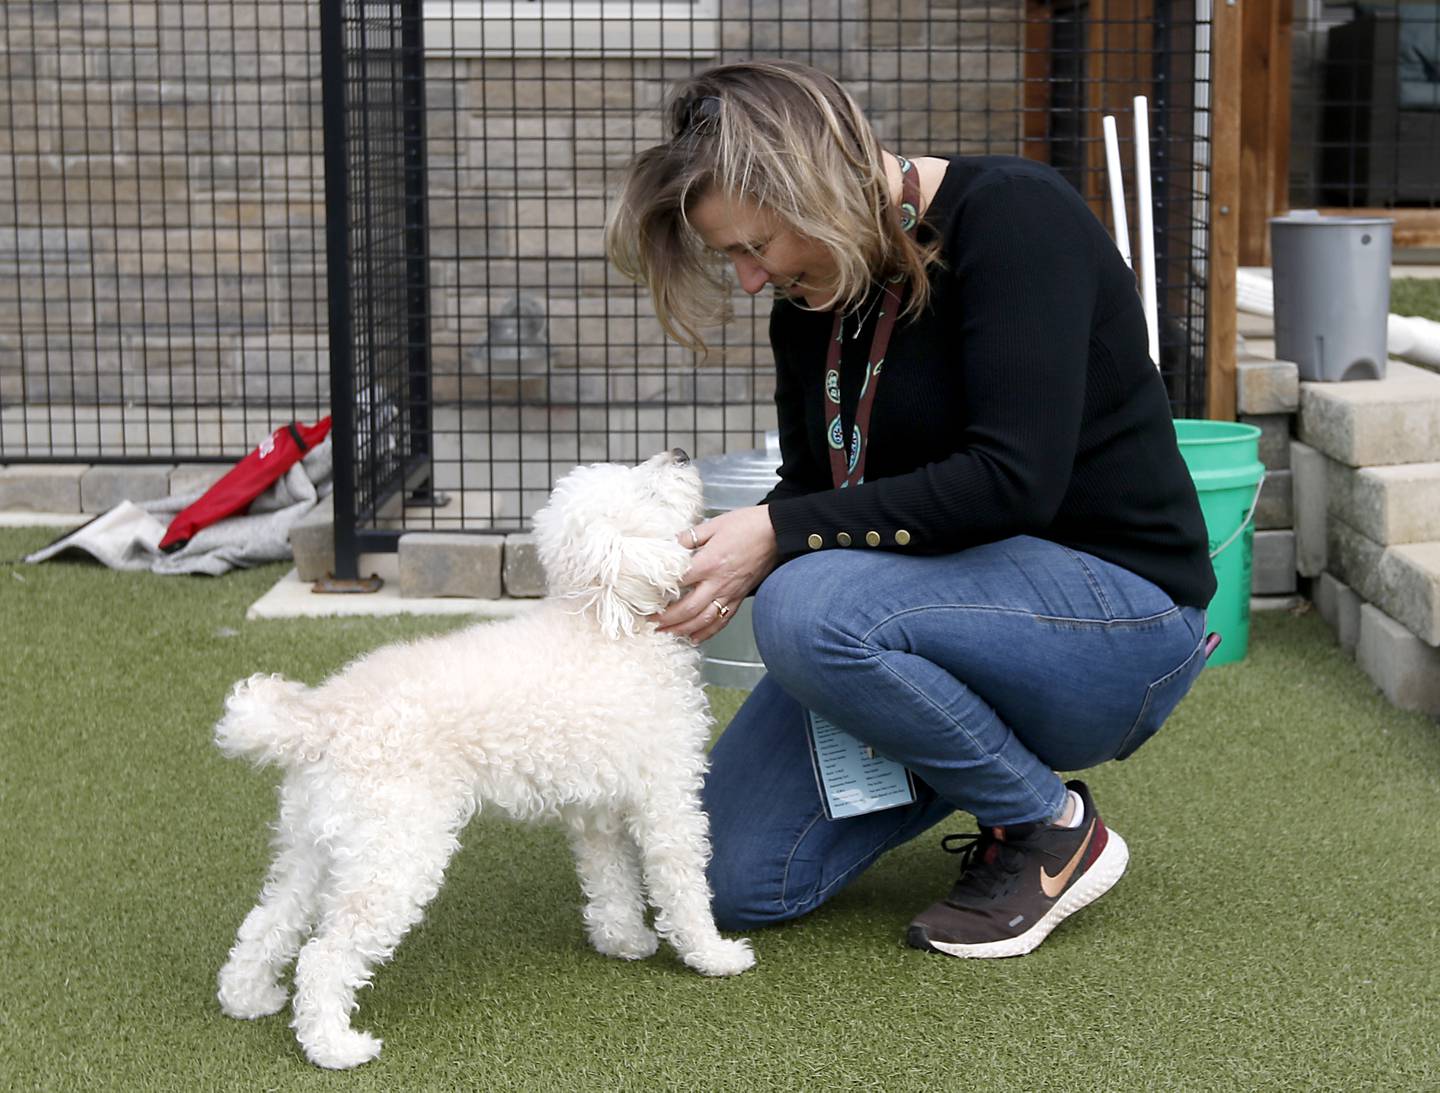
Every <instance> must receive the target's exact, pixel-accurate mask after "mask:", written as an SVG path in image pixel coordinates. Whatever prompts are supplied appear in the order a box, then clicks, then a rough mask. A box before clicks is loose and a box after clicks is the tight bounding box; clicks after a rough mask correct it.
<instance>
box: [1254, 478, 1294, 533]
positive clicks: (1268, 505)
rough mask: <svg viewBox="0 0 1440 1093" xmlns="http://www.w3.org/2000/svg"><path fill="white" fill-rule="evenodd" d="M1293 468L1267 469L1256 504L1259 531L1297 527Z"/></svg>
mask: <svg viewBox="0 0 1440 1093" xmlns="http://www.w3.org/2000/svg"><path fill="white" fill-rule="evenodd" d="M1293 474H1294V471H1293V470H1289V471H1266V472H1265V481H1264V483H1263V484H1262V485H1261V487H1260V499H1259V501H1257V502H1256V505H1255V528H1256V530H1257V531H1277V530H1280V529H1284V530H1287V531H1288V530H1290V529H1292V528H1294V527H1295V492H1294V491H1295V484H1294V479H1293Z"/></svg>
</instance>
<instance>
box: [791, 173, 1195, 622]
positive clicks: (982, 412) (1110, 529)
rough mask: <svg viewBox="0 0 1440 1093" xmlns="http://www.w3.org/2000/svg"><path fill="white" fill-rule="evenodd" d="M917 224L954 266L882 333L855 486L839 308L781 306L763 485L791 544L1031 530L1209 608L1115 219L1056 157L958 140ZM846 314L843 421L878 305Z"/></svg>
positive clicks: (930, 546)
mask: <svg viewBox="0 0 1440 1093" xmlns="http://www.w3.org/2000/svg"><path fill="white" fill-rule="evenodd" d="M920 230H921V231H922V232H926V231H929V232H931V233H933V237H934V238H938V239H939V240H940V241H941V244H942V257H943V262H944V265H943V268H940V269H938V270H932V275H931V278H932V284H933V286H934V292H933V294H932V297H931V305H930V307H929V308H928V309H927V310H926V313H925V314H924V315H922V316H920V318H918V319H917V320H915V321H913V322H907V321H905V320H902V321H901V322H900V323H898V324H897V325H896V327H895V331H894V334H893V335H892V337H891V341H890V347H889V350H888V351H887V352H886V354H885V368H884V371H883V373H882V377H881V383H880V386H879V388H878V389H877V391H876V395H875V404H874V409H873V412H872V417H871V421H870V435H869V447H868V451H867V454H866V466H865V482H864V483H863V484H862V485H860V486H858V487H853V488H847V489H844V490H836V489H833V488H832V483H831V480H830V464H829V455H828V451H827V448H826V442H825V423H824V413H825V407H824V391H823V387H824V381H823V376H824V371H825V353H826V345H827V339H828V338H829V336H830V330H831V324H832V322H833V318H834V317H833V314H832V313H822V312H814V311H807V310H805V309H804V308H802V307H799V306H797V305H796V304H794V303H791V302H789V301H786V300H781V301H778V302H777V303H776V305H775V309H774V311H773V312H772V314H771V318H770V341H771V345H772V346H773V348H774V351H775V361H776V366H777V369H778V375H777V381H776V393H775V400H776V404H777V408H778V412H779V424H780V445H781V452H782V457H783V461H782V465H781V467H780V479H781V481H780V484H779V485H778V486H776V488H775V489H774V490H773V491H771V493H770V495H769V496H768V497H767V498H766V502H767V503H768V505H769V508H770V520H771V523H772V524H773V525H774V527H775V534H776V539H777V543H778V546H779V550H780V554H781V557H782V561H783V560H785V559H787V558H789V557H793V556H795V555H798V554H803V553H808V552H810V551H812V550H816V549H822V550H825V549H836V548H843V546H844V545H845V543H846V542H847V541H848V542H849V543H850V544H851V545H850V546H849V549H852V550H867V549H870V547H869V546H867V545H866V544H867V536H868V537H869V540H868V541H870V542H874V541H875V540H876V539H877V537H878V542H879V548H880V549H886V550H902V551H909V552H914V553H928V554H942V553H949V552H951V551H957V550H961V549H963V548H965V547H968V546H973V545H976V544H979V543H986V542H991V541H994V540H997V539H1004V538H1008V537H1010V536H1012V535H1035V536H1039V537H1041V538H1045V539H1049V540H1051V541H1053V542H1057V543H1062V544H1064V545H1066V546H1069V547H1073V548H1075V549H1077V550H1082V551H1086V552H1088V553H1090V554H1094V555H1096V556H1098V557H1100V558H1103V559H1105V560H1107V561H1110V562H1114V563H1115V564H1117V565H1121V566H1124V567H1125V568H1126V569H1129V570H1130V571H1132V572H1134V573H1137V574H1139V575H1140V576H1142V577H1145V578H1147V579H1148V580H1150V581H1152V582H1154V583H1155V584H1157V585H1159V586H1160V587H1161V588H1162V589H1164V590H1165V591H1166V592H1167V593H1169V594H1170V596H1171V598H1172V599H1174V600H1175V601H1176V602H1177V603H1179V604H1183V605H1189V606H1195V607H1204V606H1206V605H1208V603H1209V602H1210V597H1211V596H1212V595H1213V594H1214V592H1215V576H1214V573H1213V571H1212V569H1211V567H1210V560H1209V556H1208V551H1207V540H1206V533H1205V524H1204V520H1203V518H1202V516H1201V513H1200V505H1199V501H1198V500H1197V498H1196V494H1195V488H1194V485H1193V483H1192V481H1191V478H1190V475H1189V473H1188V471H1187V470H1186V468H1185V464H1184V463H1183V461H1182V460H1181V458H1180V453H1179V449H1178V448H1177V446H1176V441H1175V431H1174V428H1173V426H1172V425H1171V417H1170V407H1169V402H1168V399H1167V396H1166V393H1165V388H1164V384H1163V383H1162V381H1161V379H1160V377H1159V374H1158V373H1157V372H1156V370H1155V366H1154V364H1152V363H1151V361H1150V359H1149V355H1148V352H1147V348H1146V335H1145V319H1144V314H1143V310H1142V307H1141V303H1140V297H1139V294H1138V293H1137V291H1136V288H1135V278H1134V275H1133V274H1132V273H1131V272H1130V270H1129V269H1128V268H1127V267H1126V265H1125V263H1124V261H1123V260H1122V259H1121V257H1120V254H1119V252H1118V251H1117V250H1116V248H1115V245H1114V244H1113V242H1112V241H1111V239H1110V237H1109V235H1108V234H1107V233H1106V231H1105V228H1104V227H1103V226H1102V225H1101V224H1100V222H1099V221H1098V220H1097V219H1096V218H1095V217H1094V216H1093V215H1092V214H1091V212H1090V210H1089V209H1088V208H1087V207H1086V205H1085V203H1084V202H1083V201H1082V200H1081V198H1080V197H1079V195H1078V194H1076V192H1075V191H1074V190H1073V189H1072V188H1071V187H1070V186H1069V184H1067V183H1066V182H1065V180H1064V179H1063V178H1061V177H1060V176H1059V175H1058V174H1056V173H1055V172H1054V171H1052V170H1051V169H1050V168H1048V167H1044V166H1042V165H1040V164H1036V163H1031V162H1029V161H1027V160H1022V159H1015V158H1011V157H1005V156H985V157H969V156H963V157H957V158H953V159H951V160H950V166H949V169H948V170H947V171H946V173H945V177H944V180H943V181H942V182H941V184H940V188H939V190H938V191H937V192H936V194H935V196H934V198H933V199H932V201H931V203H930V206H929V208H928V209H927V210H926V212H925V217H924V221H923V222H922V225H921V229H920ZM853 324H854V320H851V322H849V323H847V324H846V332H845V342H844V352H843V358H842V363H841V412H842V417H843V424H844V433H843V434H842V435H844V436H847V437H848V436H850V432H851V423H852V422H853V420H854V413H855V404H856V401H857V399H858V395H859V392H858V387H859V378H860V375H861V374H862V373H863V370H864V367H865V366H864V357H865V355H866V353H867V352H868V350H869V347H870V338H871V335H872V333H873V319H872V320H871V321H870V322H869V323H867V324H866V326H865V329H864V331H863V332H862V333H861V334H860V336H859V337H858V338H853V339H852V337H851V334H852V332H853ZM872 532H873V533H875V534H873V535H872V534H870V533H872ZM842 533H843V534H842ZM817 544H818V545H817Z"/></svg>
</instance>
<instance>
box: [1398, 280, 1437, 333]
mask: <svg viewBox="0 0 1440 1093" xmlns="http://www.w3.org/2000/svg"><path fill="white" fill-rule="evenodd" d="M1390 310H1391V311H1393V312H1394V313H1395V314H1396V315H1418V316H1420V317H1421V318H1422V319H1434V320H1435V321H1436V322H1440V277H1396V278H1394V279H1393V280H1392V281H1391V282H1390Z"/></svg>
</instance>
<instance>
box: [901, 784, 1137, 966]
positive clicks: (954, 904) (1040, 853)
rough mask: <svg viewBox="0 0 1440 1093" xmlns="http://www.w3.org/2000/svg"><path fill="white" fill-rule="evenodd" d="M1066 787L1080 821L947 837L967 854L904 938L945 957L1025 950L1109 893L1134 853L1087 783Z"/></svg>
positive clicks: (952, 847)
mask: <svg viewBox="0 0 1440 1093" xmlns="http://www.w3.org/2000/svg"><path fill="white" fill-rule="evenodd" d="M1067 788H1069V789H1073V790H1074V791H1075V792H1076V794H1078V795H1079V797H1080V800H1081V802H1082V803H1083V804H1084V806H1085V814H1084V816H1083V817H1082V818H1081V820H1080V825H1079V826H1078V827H1074V828H1064V827H1055V826H1054V825H1051V824H1040V823H1036V824H1020V825H1018V826H1015V827H1009V828H999V827H996V828H991V829H989V830H988V831H980V832H975V833H972V834H969V835H947V836H945V839H944V842H943V843H942V845H943V846H944V847H945V849H946V850H951V851H954V852H957V853H961V854H963V855H964V859H963V861H962V865H961V874H960V879H959V880H958V881H956V882H955V887H954V888H952V889H951V890H950V894H949V895H948V896H947V897H946V898H945V899H943V900H941V901H940V902H939V903H936V904H932V905H931V906H930V907H928V908H926V910H924V911H923V912H921V913H920V914H919V915H918V916H916V918H915V921H914V922H912V923H910V931H909V933H908V934H907V935H906V938H905V940H906V942H907V943H908V944H910V945H913V946H914V947H915V948H917V949H928V950H930V951H931V952H936V953H945V954H946V955H947V956H968V957H996V956H1024V955H1025V954H1026V953H1028V952H1030V951H1031V950H1032V949H1034V948H1035V947H1036V946H1037V945H1039V944H1040V942H1042V941H1044V940H1045V938H1046V936H1047V935H1048V934H1049V933H1050V931H1051V930H1053V929H1055V927H1056V926H1058V925H1060V923H1061V922H1062V921H1064V920H1065V919H1066V918H1068V917H1069V916H1070V915H1073V914H1074V913H1075V912H1076V911H1078V910H1080V908H1082V907H1084V906H1085V905H1086V904H1089V903H1092V902H1093V901H1095V900H1097V899H1099V898H1100V897H1101V896H1103V895H1104V894H1105V893H1106V892H1108V891H1109V890H1110V889H1111V887H1113V886H1114V884H1115V882H1116V881H1117V880H1119V879H1120V877H1121V875H1122V874H1123V873H1124V872H1125V866H1126V864H1127V863H1128V862H1129V861H1130V851H1129V849H1128V848H1127V847H1126V845H1125V840H1124V839H1122V838H1121V837H1120V836H1119V835H1118V834H1116V833H1115V832H1113V831H1111V830H1109V829H1108V828H1107V827H1106V826H1105V824H1104V822H1103V821H1102V820H1101V819H1100V813H1099V812H1098V811H1097V810H1096V808H1095V802H1094V801H1093V800H1092V799H1091V797H1090V790H1089V789H1087V788H1086V786H1085V783H1084V782H1070V783H1068V784H1067ZM957 843H959V844H960V845H957Z"/></svg>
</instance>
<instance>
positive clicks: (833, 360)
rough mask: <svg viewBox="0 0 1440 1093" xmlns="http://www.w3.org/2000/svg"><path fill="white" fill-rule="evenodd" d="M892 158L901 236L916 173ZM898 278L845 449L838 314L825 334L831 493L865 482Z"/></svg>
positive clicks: (912, 210)
mask: <svg viewBox="0 0 1440 1093" xmlns="http://www.w3.org/2000/svg"><path fill="white" fill-rule="evenodd" d="M895 158H896V159H898V160H899V161H900V182H901V191H900V226H901V228H902V229H904V230H905V231H907V232H913V231H914V230H915V223H916V221H917V220H918V219H919V210H920V180H919V172H918V171H916V170H915V165H914V164H913V163H911V162H910V161H909V160H908V159H906V158H905V157H904V156H896V157H895ZM900 280H901V275H900V274H896V275H895V276H894V277H892V278H891V279H890V280H889V281H888V282H887V283H886V285H885V291H884V296H883V298H882V299H881V303H880V314H879V316H878V318H877V321H876V325H875V337H874V339H873V340H872V341H871V342H870V354H869V356H868V357H867V358H866V364H865V379H864V380H863V381H862V383H861V386H860V401H859V403H858V404H857V405H856V407H855V426H854V428H853V429H852V430H851V434H850V443H849V444H848V445H847V444H846V443H845V426H844V425H842V424H841V422H840V347H841V342H842V340H843V339H844V330H843V326H844V316H843V315H842V314H841V313H840V312H838V311H837V312H836V313H835V324H834V326H833V327H831V330H830V355H829V357H828V358H827V359H826V361H825V399H826V401H827V402H828V403H829V406H828V407H827V409H826V418H825V435H826V438H827V439H828V440H829V444H830V476H831V478H833V479H834V481H835V486H836V488H837V489H843V488H845V487H846V486H858V485H859V484H860V483H861V482H863V481H865V451H866V448H865V442H866V439H867V438H868V435H869V432H870V409H871V407H873V406H874V405H875V389H876V388H877V387H879V386H880V366H881V365H883V364H884V363H885V349H886V347H887V346H888V345H889V344H890V332H891V331H892V330H893V329H894V328H895V319H896V317H897V316H899V314H900V303H901V300H902V298H903V295H902V291H901V288H900ZM862 324H863V320H862Z"/></svg>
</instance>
